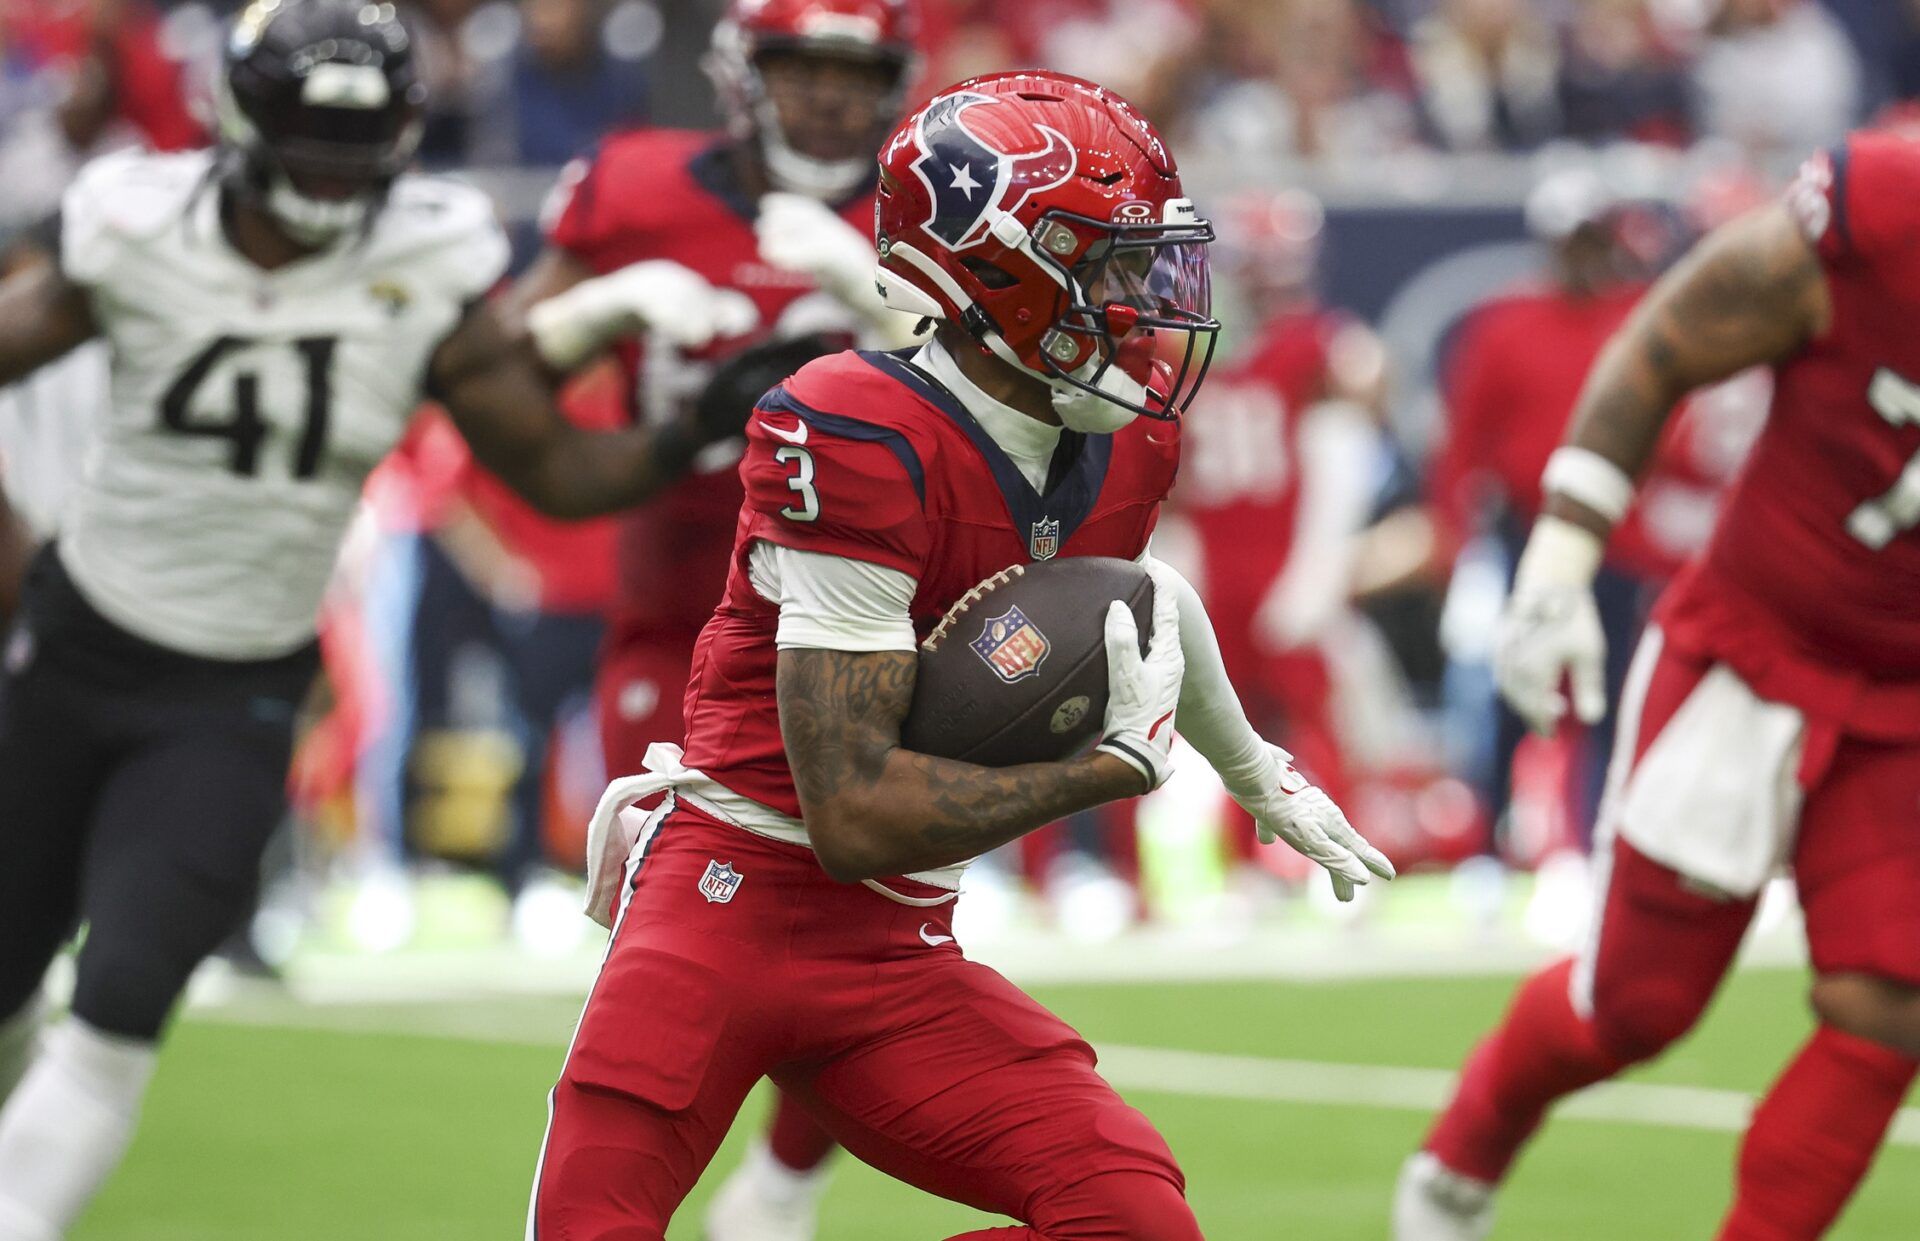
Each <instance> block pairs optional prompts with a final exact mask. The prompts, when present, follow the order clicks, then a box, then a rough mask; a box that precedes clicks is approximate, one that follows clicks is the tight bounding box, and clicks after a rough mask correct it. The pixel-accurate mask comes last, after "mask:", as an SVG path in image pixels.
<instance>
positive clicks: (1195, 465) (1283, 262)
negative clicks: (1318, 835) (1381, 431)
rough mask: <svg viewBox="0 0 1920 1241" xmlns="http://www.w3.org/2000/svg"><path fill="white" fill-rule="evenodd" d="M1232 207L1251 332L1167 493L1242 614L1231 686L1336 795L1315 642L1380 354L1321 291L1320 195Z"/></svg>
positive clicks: (1334, 743) (1260, 198)
mask: <svg viewBox="0 0 1920 1241" xmlns="http://www.w3.org/2000/svg"><path fill="white" fill-rule="evenodd" d="M1222 216H1223V220H1222V225H1221V241H1220V249H1221V251H1222V257H1223V259H1224V260H1225V261H1226V262H1227V263H1228V264H1230V265H1231V271H1232V273H1233V274H1234V275H1235V276H1236V277H1237V280H1236V283H1237V284H1238V286H1239V287H1240V288H1241V289H1243V290H1244V291H1245V300H1246V303H1247V304H1246V310H1247V311H1248V314H1249V321H1250V322H1251V323H1252V324H1253V325H1254V330H1253V333H1252V335H1251V338H1250V339H1249V340H1248V342H1247V344H1246V345H1245V347H1244V348H1243V349H1242V350H1241V351H1240V352H1239V354H1238V355H1237V356H1236V357H1234V358H1232V359H1231V360H1230V361H1229V364H1228V365H1227V366H1225V367H1223V368H1222V370H1221V372H1220V373H1218V374H1216V375H1214V376H1213V377H1212V382H1210V383H1209V384H1208V385H1207V390H1206V394H1205V396H1204V397H1202V398H1201V399H1200V400H1199V401H1197V402H1195V404H1194V408H1193V412H1192V414H1191V416H1189V417H1188V418H1187V419H1186V421H1185V424H1184V425H1183V427H1182V430H1181V436H1182V439H1183V440H1184V441H1185V443H1186V469H1185V471H1184V472H1183V473H1182V475H1181V479H1180V486H1179V487H1177V488H1176V489H1175V490H1174V497H1173V498H1174V501H1175V504H1176V506H1177V507H1178V510H1179V512H1180V513H1181V514H1182V515H1183V516H1185V517H1186V518H1187V519H1188V520H1189V521H1190V522H1191V523H1192V524H1193V526H1194V528H1195V531H1196V532H1197V533H1198V534H1199V536H1200V551H1201V561H1200V564H1201V573H1200V574H1199V575H1198V579H1199V580H1197V581H1196V583H1195V584H1196V585H1197V586H1198V587H1199V590H1200V593H1201V596H1202V597H1203V598H1205V599H1206V601H1207V607H1208V610H1209V611H1210V612H1212V614H1213V615H1214V616H1216V617H1222V618H1224V617H1232V618H1234V623H1232V624H1230V625H1229V624H1227V623H1225V622H1224V621H1223V622H1222V625H1221V629H1220V631H1219V636H1220V646H1221V653H1222V655H1223V656H1224V657H1225V659H1226V665H1227V671H1228V673H1229V674H1230V675H1231V676H1232V677H1233V681H1234V684H1235V685H1237V686H1238V687H1239V688H1240V690H1241V692H1242V693H1243V694H1244V695H1246V697H1247V698H1248V705H1249V708H1250V710H1251V711H1252V714H1253V718H1254V719H1255V720H1256V721H1258V722H1260V723H1262V724H1264V725H1267V726H1269V727H1275V728H1276V731H1283V732H1284V733H1285V734H1286V737H1287V743H1288V744H1289V745H1290V746H1292V747H1293V749H1294V752H1295V753H1296V754H1298V755H1299V756H1300V760H1301V761H1300V766H1301V767H1302V768H1303V769H1304V770H1306V771H1307V772H1309V773H1310V774H1312V776H1313V777H1314V779H1315V780H1316V781H1317V782H1318V783H1319V784H1320V785H1321V786H1322V787H1324V788H1326V789H1328V790H1329V792H1330V793H1332V794H1334V795H1335V796H1336V798H1337V796H1338V795H1339V793H1340V792H1341V790H1342V784H1343V781H1342V779H1341V777H1342V767H1343V764H1342V762H1341V754H1340V742H1339V736H1338V731H1337V729H1336V727H1335V724H1334V720H1333V679H1332V672H1331V669H1330V668H1329V666H1328V661H1327V657H1326V655H1325V653H1324V650H1323V649H1322V646H1321V643H1322V641H1323V640H1324V638H1325V637H1326V636H1327V634H1328V632H1329V630H1330V629H1331V627H1332V626H1333V625H1334V623H1335V622H1336V621H1337V620H1338V619H1339V618H1340V617H1341V615H1342V614H1343V613H1344V611H1345V608H1346V605H1347V590H1348V586H1349V583H1350V581H1351V574H1350V572H1349V570H1348V565H1349V563H1350V561H1351V555H1352V553H1351V547H1352V540H1353V536H1354V535H1356V534H1357V533H1358V532H1359V530H1360V528H1361V526H1362V525H1363V524H1364V522H1365V520H1366V516H1367V503H1368V500H1369V496H1370V490H1371V488H1370V484H1369V478H1370V476H1371V474H1372V471H1373V456H1372V454H1373V450H1374V445H1375V441H1376V438H1377V433H1376V423H1375V420H1374V416H1373V412H1372V408H1371V407H1372V406H1373V405H1374V404H1375V403H1376V402H1377V400H1378V398H1379V395H1380V388H1381V386H1382V382H1383V372H1384V352H1383V350H1382V349H1381V346H1380V342H1379V339H1378V338H1377V337H1376V336H1374V334H1373V332H1372V331H1371V329H1369V328H1368V327H1367V326H1366V325H1365V324H1363V323H1360V322H1359V321H1357V320H1355V319H1354V318H1352V317H1351V316H1349V315H1346V314H1342V313H1340V312H1338V311H1335V310H1330V309H1328V308H1327V307H1325V306H1322V305H1320V304H1319V303H1318V301H1317V299H1316V298H1315V296H1314V289H1313V286H1314V272H1315V268H1316V267H1317V265H1318V256H1319V249H1320V245H1321V234H1322V232H1323V229H1324V225H1325V212H1324V211H1323V209H1322V208H1321V206H1320V203H1319V202H1318V200H1316V199H1314V198H1313V197H1312V196H1311V195H1308V194H1305V193H1303V192H1301V191H1298V190H1293V191H1284V192H1280V193H1272V192H1259V191H1255V192H1249V193H1245V194H1241V195H1238V196H1236V197H1234V198H1233V199H1230V200H1229V201H1228V202H1227V203H1226V204H1225V208H1224V210H1223V212H1222ZM1253 531H1258V532H1259V537H1255V538H1250V537H1248V535H1249V533H1250V532H1253ZM1253 841H1254V835H1253V831H1252V829H1251V825H1250V824H1249V825H1246V830H1244V831H1242V832H1239V833H1236V835H1235V836H1234V838H1233V843H1234V845H1235V846H1236V847H1241V848H1244V849H1246V850H1248V851H1249V852H1250V847H1251V846H1252V844H1253Z"/></svg>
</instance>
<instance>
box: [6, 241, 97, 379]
mask: <svg viewBox="0 0 1920 1241" xmlns="http://www.w3.org/2000/svg"><path fill="white" fill-rule="evenodd" d="M9 268H10V272H9V274H8V275H7V276H6V278H5V280H4V281H0V384H9V383H12V382H14V381H15V380H16V379H20V378H22V377H23V376H26V375H29V374H31V373H33V372H34V371H36V370H38V369H39V368H40V367H42V366H45V365H46V364H47V363H49V362H51V361H53V360H54V359H55V358H57V357H59V356H60V355H61V354H63V353H66V352H67V351H68V350H70V349H74V348H77V347H78V346H80V345H82V344H84V343H85V342H87V341H89V340H91V339H93V338H94V337H95V336H96V335H98V334H99V328H98V326H97V325H96V324H95V323H94V321H93V308H92V307H91V306H90V305H89V304H88V302H87V295H86V291H85V290H83V289H82V288H80V286H79V285H76V284H74V283H73V282H72V281H70V280H68V279H67V278H66V276H64V275H63V274H61V271H60V268H59V266H58V265H57V264H55V263H54V262H52V261H51V260H50V259H48V258H47V257H46V256H45V255H44V254H39V253H26V252H21V253H19V254H18V255H17V257H16V258H15V260H14V261H13V262H12V263H10V264H9Z"/></svg>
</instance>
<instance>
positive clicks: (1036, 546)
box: [1027, 517, 1060, 560]
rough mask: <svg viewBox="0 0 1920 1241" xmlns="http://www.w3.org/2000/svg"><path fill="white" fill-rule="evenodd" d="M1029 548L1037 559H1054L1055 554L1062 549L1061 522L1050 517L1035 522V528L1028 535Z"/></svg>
mask: <svg viewBox="0 0 1920 1241" xmlns="http://www.w3.org/2000/svg"><path fill="white" fill-rule="evenodd" d="M1027 549H1028V550H1029V551H1031V552H1032V553H1033V558H1034V559H1035V560H1052V559H1053V554H1054V553H1055V552H1057V551H1059V550H1060V523H1059V522H1057V521H1055V520H1053V519H1052V518H1050V517H1042V518H1041V519H1040V520H1039V521H1036V522H1034V523H1033V530H1032V531H1031V533H1029V534H1028V535H1027Z"/></svg>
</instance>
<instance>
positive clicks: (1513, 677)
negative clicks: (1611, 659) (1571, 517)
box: [1493, 517, 1607, 736]
mask: <svg viewBox="0 0 1920 1241" xmlns="http://www.w3.org/2000/svg"><path fill="white" fill-rule="evenodd" d="M1601 551H1602V545H1601V542H1600V539H1599V536H1597V535H1595V534H1594V533H1593V532H1591V531H1589V530H1584V529H1582V528H1581V527H1579V526H1576V525H1574V524H1573V523H1572V522H1570V521H1564V520H1562V519H1560V518H1558V517H1542V518H1541V519H1540V520H1539V521H1537V522H1535V523H1534V525H1533V533H1532V534H1530V535H1528V536H1527V547H1526V550H1525V551H1523V552H1521V553H1520V565H1519V568H1518V569H1517V570H1516V571H1515V573H1514V578H1513V594H1512V595H1511V596H1510V597H1509V598H1508V599H1507V608H1506V611H1505V612H1504V613H1503V614H1502V615H1501V617H1500V630H1499V633H1498V635H1497V636H1496V638H1495V640H1494V650H1493V677H1494V681H1495V682H1496V683H1497V684H1498V685H1499V686H1500V694H1501V696H1502V697H1504V698H1505V699H1506V700H1507V705H1509V706H1511V707H1512V708H1513V709H1514V711H1515V713H1516V714H1518V715H1519V716H1520V718H1522V719H1524V720H1525V721H1526V722H1527V724H1528V725H1529V726H1530V727H1531V728H1532V729H1533V730H1534V731H1535V732H1537V733H1540V734H1542V735H1543V736H1551V735H1552V733H1553V730H1554V727H1555V725H1557V724H1558V723H1559V722H1560V717H1561V716H1563V715H1565V714H1566V712H1567V699H1566V695H1565V694H1563V693H1562V692H1561V689H1560V686H1561V683H1562V682H1563V681H1571V682H1572V687H1573V710H1574V714H1575V715H1577V716H1578V717H1579V718H1580V720H1581V721H1582V722H1583V723H1587V724H1597V723H1599V722H1600V719H1601V717H1603V716H1604V715H1606V713H1607V690H1606V673H1605V669H1606V663H1607V639H1606V635H1605V633H1604V632H1603V631H1602V630H1601V628H1600V612H1599V609H1598V608H1596V607H1595V606H1594V602H1593V575H1594V574H1595V573H1596V572H1598V570H1599V568H1600V554H1601Z"/></svg>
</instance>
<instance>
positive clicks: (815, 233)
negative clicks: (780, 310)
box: [753, 191, 880, 314]
mask: <svg viewBox="0 0 1920 1241" xmlns="http://www.w3.org/2000/svg"><path fill="white" fill-rule="evenodd" d="M753 235H754V236H755V237H757V238H758V239H759V241H760V257H761V258H762V259H765V260H766V261H767V262H768V263H770V264H772V265H773V266H775V267H780V268H785V269H786V270H787V271H797V272H800V273H802V274H804V275H808V276H811V277H813V280H814V283H816V284H818V285H819V286H820V287H821V288H823V289H825V290H826V291H827V292H829V293H831V294H833V296H835V297H836V298H839V299H840V300H841V301H843V302H848V303H850V304H851V303H853V302H855V301H858V303H859V305H858V306H856V307H855V308H856V309H858V310H860V311H861V312H862V313H863V314H864V313H866V311H867V309H868V304H869V303H872V304H875V305H877V304H878V303H879V301H880V294H879V291H878V290H877V289H875V288H874V271H875V269H876V268H878V266H879V263H880V260H879V257H878V256H877V255H876V254H875V253H874V248H873V239H872V238H870V237H865V236H862V235H861V232H860V230H859V229H857V228H855V227H854V226H853V225H851V224H849V223H847V222H846V220H844V219H842V218H841V216H840V214H839V213H838V212H836V211H835V210H834V209H833V208H832V207H829V206H827V205H826V204H825V203H823V202H821V201H820V200H819V199H817V198H808V197H807V196H806V195H804V194H786V193H781V192H778V191H776V192H774V193H771V194H765V195H762V196H761V198H760V214H759V215H758V216H756V217H755V218H754V221H753Z"/></svg>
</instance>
